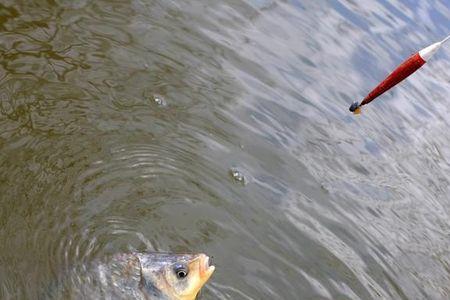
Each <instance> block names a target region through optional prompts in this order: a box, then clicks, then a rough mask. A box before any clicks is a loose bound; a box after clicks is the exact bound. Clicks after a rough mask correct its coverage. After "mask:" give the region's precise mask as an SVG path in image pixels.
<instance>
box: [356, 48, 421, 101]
mask: <svg viewBox="0 0 450 300" xmlns="http://www.w3.org/2000/svg"><path fill="white" fill-rule="evenodd" d="M425 63H426V61H425V60H424V59H423V58H422V57H421V56H420V55H419V53H416V54H414V55H412V56H411V57H410V58H408V59H407V60H405V61H404V62H403V63H402V64H401V65H399V66H398V67H397V69H395V70H394V72H392V73H391V74H390V75H389V76H388V77H387V78H386V79H385V80H383V81H382V82H381V83H380V84H379V85H378V86H377V87H376V88H374V89H373V90H372V91H371V92H370V93H369V94H368V95H367V96H366V98H364V100H363V101H362V102H361V105H365V104H367V103H369V102H371V101H372V100H373V99H375V98H377V97H378V96H380V95H381V94H383V93H384V92H386V91H388V90H389V89H391V88H392V87H393V86H395V85H396V84H398V83H400V82H401V81H403V80H404V79H405V78H406V77H408V76H409V75H411V74H412V73H414V72H415V71H417V70H418V69H419V68H420V67H421V66H423V65H424V64H425Z"/></svg>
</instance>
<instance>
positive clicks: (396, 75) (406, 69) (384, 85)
mask: <svg viewBox="0 0 450 300" xmlns="http://www.w3.org/2000/svg"><path fill="white" fill-rule="evenodd" d="M449 39H450V35H449V36H448V37H446V38H445V39H443V40H442V41H440V42H437V43H434V44H432V45H430V46H428V47H426V48H424V49H422V50H420V51H419V52H417V53H415V54H413V55H411V56H410V57H409V58H408V59H406V60H405V61H404V62H402V63H401V64H400V65H399V66H398V67H397V68H396V69H395V70H394V71H393V72H392V73H391V74H389V76H388V77H386V79H384V80H383V81H382V82H381V83H380V84H378V85H377V86H376V87H375V88H374V89H373V90H372V91H371V92H370V93H369V94H368V95H367V96H366V97H365V98H364V99H363V100H362V101H361V104H360V103H359V102H358V101H355V102H353V103H352V105H350V108H349V110H350V111H351V112H353V113H354V114H360V113H361V106H363V105H366V104H369V103H370V102H372V101H373V100H375V98H377V97H378V96H380V95H382V94H383V93H385V92H387V91H388V90H390V89H391V88H393V87H394V86H395V85H397V84H399V83H400V82H402V81H403V80H404V79H406V78H407V77H408V76H410V75H411V74H413V73H414V72H416V71H417V70H418V69H420V67H422V66H423V65H424V64H425V63H426V62H427V61H428V60H429V59H430V58H431V57H432V56H433V55H434V54H435V53H436V52H437V51H438V50H439V48H441V46H442V45H443V44H444V43H445V42H446V41H448V40H449Z"/></svg>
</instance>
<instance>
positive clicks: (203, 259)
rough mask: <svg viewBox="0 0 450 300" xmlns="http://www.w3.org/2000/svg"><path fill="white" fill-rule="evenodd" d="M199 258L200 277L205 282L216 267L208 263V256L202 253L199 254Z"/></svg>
mask: <svg viewBox="0 0 450 300" xmlns="http://www.w3.org/2000/svg"><path fill="white" fill-rule="evenodd" d="M199 260H200V266H199V267H200V270H199V271H200V277H201V278H202V279H203V281H205V282H206V281H207V280H208V279H209V277H211V275H212V274H213V273H214V270H215V269H216V267H215V266H213V265H211V264H210V259H209V257H208V256H207V255H205V254H203V253H202V254H200V255H199Z"/></svg>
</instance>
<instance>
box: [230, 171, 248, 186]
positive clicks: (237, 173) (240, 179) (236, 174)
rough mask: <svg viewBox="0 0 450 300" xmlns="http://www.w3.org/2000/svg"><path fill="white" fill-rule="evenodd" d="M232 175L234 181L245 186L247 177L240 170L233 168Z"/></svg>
mask: <svg viewBox="0 0 450 300" xmlns="http://www.w3.org/2000/svg"><path fill="white" fill-rule="evenodd" d="M230 175H231V177H232V178H233V180H234V181H236V182H238V183H241V184H245V183H246V180H245V176H244V174H242V173H241V172H240V171H239V170H237V169H235V168H232V169H231V170H230Z"/></svg>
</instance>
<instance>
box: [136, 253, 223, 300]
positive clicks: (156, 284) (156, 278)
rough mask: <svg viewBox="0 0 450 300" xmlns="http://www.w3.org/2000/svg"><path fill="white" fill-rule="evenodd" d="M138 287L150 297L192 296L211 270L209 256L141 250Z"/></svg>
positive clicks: (187, 298) (179, 298)
mask: <svg viewBox="0 0 450 300" xmlns="http://www.w3.org/2000/svg"><path fill="white" fill-rule="evenodd" d="M139 259H140V264H141V277H142V278H141V290H142V292H143V293H144V294H146V295H147V296H148V297H150V299H152V298H151V297H152V296H153V297H155V298H157V296H158V295H159V294H161V295H164V296H165V297H167V298H168V299H170V300H172V299H173V300H194V299H196V297H197V294H198V293H199V291H200V289H201V288H202V287H203V285H205V283H206V282H207V281H208V279H209V278H210V277H211V275H212V274H213V272H214V270H215V267H214V266H211V265H210V264H209V257H208V256H206V255H205V254H203V253H200V254H162V253H154V254H151V253H150V254H141V255H139Z"/></svg>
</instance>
